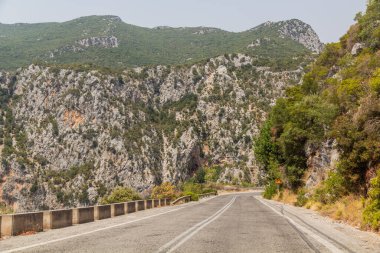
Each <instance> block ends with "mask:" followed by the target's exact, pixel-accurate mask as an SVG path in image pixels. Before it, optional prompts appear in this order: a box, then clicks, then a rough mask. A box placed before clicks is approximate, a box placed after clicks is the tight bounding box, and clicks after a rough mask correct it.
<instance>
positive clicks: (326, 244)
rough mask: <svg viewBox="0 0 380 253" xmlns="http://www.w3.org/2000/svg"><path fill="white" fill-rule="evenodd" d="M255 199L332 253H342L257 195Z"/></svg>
mask: <svg viewBox="0 0 380 253" xmlns="http://www.w3.org/2000/svg"><path fill="white" fill-rule="evenodd" d="M255 199H257V200H258V201H260V202H261V203H262V204H263V205H266V206H267V207H269V208H270V209H272V211H273V212H275V213H276V214H278V215H280V216H282V217H284V218H285V219H287V220H288V221H289V222H290V223H291V224H293V225H294V226H295V227H297V229H299V230H300V231H302V232H303V233H305V234H308V235H310V236H311V237H313V238H314V239H315V240H316V241H318V242H319V243H321V244H322V245H323V246H325V247H326V248H327V249H328V250H330V251H331V252H333V253H343V252H344V251H342V250H341V249H339V248H337V247H335V245H334V244H332V243H331V242H329V241H327V240H326V239H324V238H322V237H320V236H319V235H318V234H316V233H314V232H313V231H311V230H309V229H307V228H305V227H304V226H301V225H300V224H298V223H296V222H295V221H294V220H292V219H291V218H289V217H287V216H284V215H283V214H281V213H280V212H279V211H277V210H276V209H274V208H273V207H272V206H270V205H269V204H267V203H265V202H264V201H263V200H261V199H260V198H258V197H255Z"/></svg>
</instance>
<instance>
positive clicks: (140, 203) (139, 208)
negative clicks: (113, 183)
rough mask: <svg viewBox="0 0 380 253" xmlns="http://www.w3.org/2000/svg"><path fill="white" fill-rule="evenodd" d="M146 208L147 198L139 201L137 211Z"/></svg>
mask: <svg viewBox="0 0 380 253" xmlns="http://www.w3.org/2000/svg"><path fill="white" fill-rule="evenodd" d="M142 210H145V200H139V201H137V211H142Z"/></svg>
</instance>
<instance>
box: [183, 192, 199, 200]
mask: <svg viewBox="0 0 380 253" xmlns="http://www.w3.org/2000/svg"><path fill="white" fill-rule="evenodd" d="M183 195H184V196H190V197H191V201H198V200H199V194H197V193H195V192H184V193H183Z"/></svg>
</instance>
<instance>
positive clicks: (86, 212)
mask: <svg viewBox="0 0 380 253" xmlns="http://www.w3.org/2000/svg"><path fill="white" fill-rule="evenodd" d="M92 221H94V207H93V206H90V207H80V208H74V209H73V224H82V223H87V222H92Z"/></svg>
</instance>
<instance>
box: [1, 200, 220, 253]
mask: <svg viewBox="0 0 380 253" xmlns="http://www.w3.org/2000/svg"><path fill="white" fill-rule="evenodd" d="M216 197H217V196H215V197H212V198H209V199H207V200H205V201H202V202H198V203H196V204H195V205H199V204H201V203H204V202H206V201H209V200H211V199H213V198H216ZM195 205H188V206H184V207H180V208H176V209H174V210H170V211H166V212H163V213H159V214H154V215H150V216H147V217H143V218H140V219H137V220H133V221H127V222H123V223H119V224H116V225H112V226H108V227H103V228H99V229H95V230H91V231H87V232H84V233H80V234H75V235H71V236H67V237H63V238H59V239H54V240H50V241H46V242H41V243H36V244H32V245H28V246H24V247H19V248H14V249H10V250H6V251H1V253H12V252H17V251H20V250H26V249H30V248H35V247H39V246H44V245H47V244H51V243H55V242H61V241H64V240H68V239H72V238H76V237H80V236H84V235H89V234H93V233H96V232H99V231H104V230H109V229H113V228H117V227H121V226H124V225H128V224H131V223H135V222H138V221H142V220H147V219H150V218H154V217H157V216H161V215H164V214H167V213H172V212H176V211H179V210H181V209H184V208H187V207H189V206H195Z"/></svg>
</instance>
